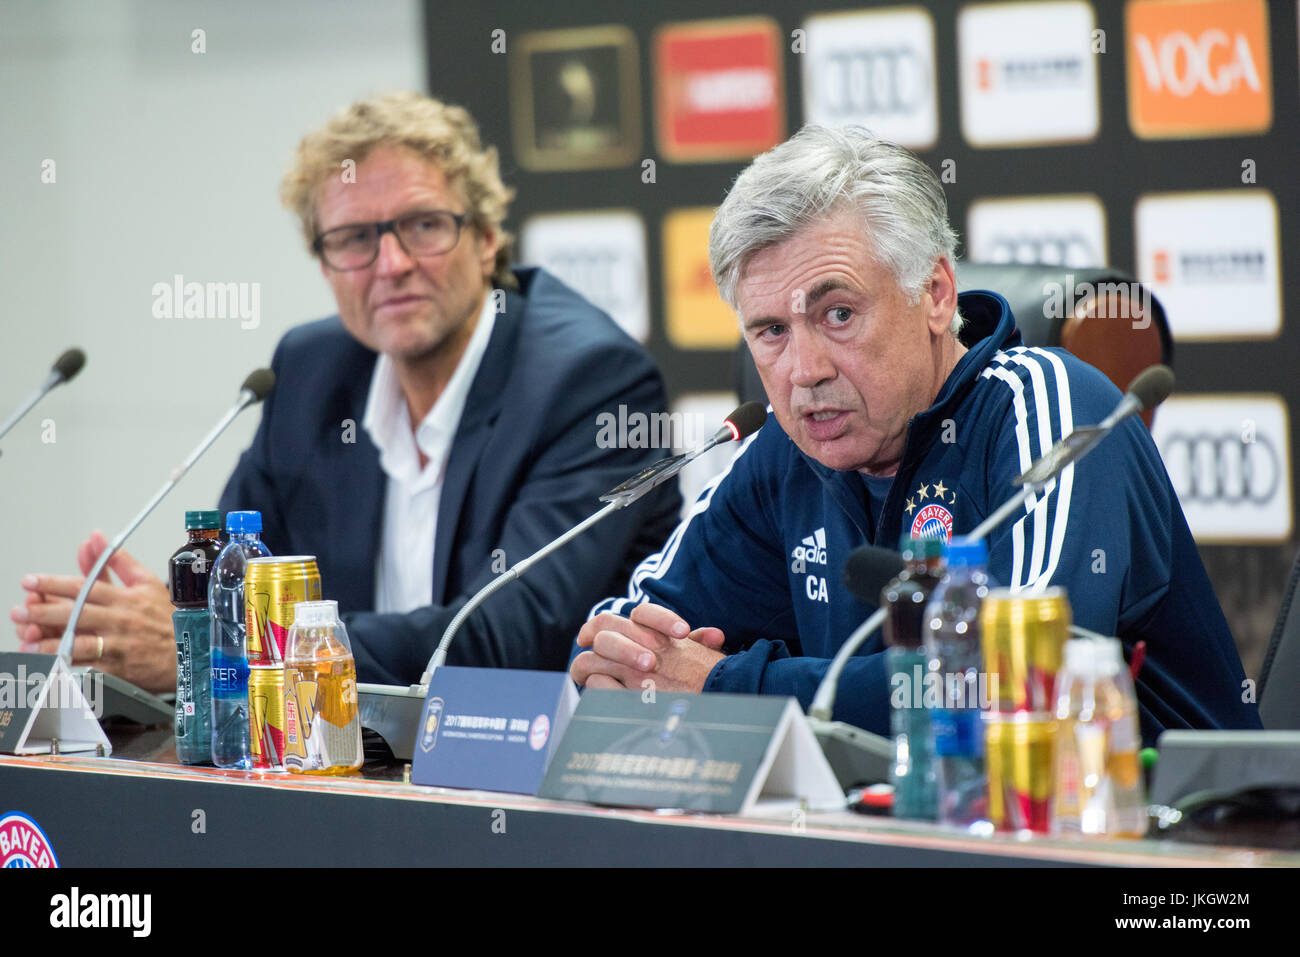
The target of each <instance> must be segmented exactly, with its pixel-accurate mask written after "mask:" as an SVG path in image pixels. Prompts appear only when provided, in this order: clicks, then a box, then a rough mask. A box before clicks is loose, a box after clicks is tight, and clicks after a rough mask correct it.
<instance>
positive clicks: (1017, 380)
mask: <svg viewBox="0 0 1300 957" xmlns="http://www.w3.org/2000/svg"><path fill="white" fill-rule="evenodd" d="M959 305H960V308H961V311H962V315H963V316H965V317H966V319H967V329H966V330H965V331H964V332H963V336H962V338H963V341H965V342H967V343H970V344H971V347H970V349H969V351H968V352H967V353H966V354H965V355H964V356H963V357H962V358H961V360H960V361H959V362H958V364H957V366H956V368H955V369H954V370H953V372H952V374H951V375H950V376H949V377H948V380H947V382H945V383H944V387H943V389H942V390H941V391H940V393H939V396H938V398H937V399H936V400H935V403H934V405H933V406H932V407H931V408H929V409H927V410H926V411H925V412H922V413H921V414H919V415H917V416H916V417H915V418H913V419H912V421H911V423H910V425H909V427H908V432H907V438H906V443H905V446H904V451H903V457H902V461H901V464H900V466H899V470H898V474H897V475H896V476H895V478H894V481H893V483H892V485H891V486H890V488H889V494H888V496H887V498H886V500H885V503H884V507H883V509H881V510H880V516H879V521H877V522H875V523H874V524H873V523H872V522H871V521H870V518H869V512H868V506H867V497H866V488H865V486H864V483H863V481H862V478H861V476H860V475H858V474H857V473H855V472H837V471H834V470H832V469H830V468H827V467H825V466H823V465H821V464H820V463H818V462H816V461H815V460H813V459H811V458H809V457H808V456H806V455H804V454H803V453H802V452H800V451H799V449H798V448H797V447H796V446H795V444H794V443H793V442H792V441H791V440H790V439H789V438H788V437H787V436H786V434H785V432H784V431H783V430H782V428H781V426H780V425H779V424H778V423H777V421H776V417H775V416H769V417H768V420H767V423H766V424H765V425H764V426H763V428H762V429H760V430H759V431H758V433H756V434H755V435H754V436H751V437H750V438H749V439H748V440H747V441H746V443H745V445H744V446H743V447H742V448H741V450H740V451H739V452H738V453H737V455H736V456H735V458H734V459H733V460H732V461H731V464H730V465H729V466H728V468H727V469H726V470H725V471H724V472H723V473H721V474H720V475H719V476H717V477H716V478H715V479H714V481H713V482H712V483H711V484H710V485H709V486H708V487H707V488H706V489H705V490H704V492H703V493H702V494H701V495H700V497H699V498H698V499H697V500H696V502H695V503H694V505H693V506H692V507H691V509H690V511H689V512H688V514H687V516H686V518H685V520H684V521H683V522H682V523H681V524H680V525H679V526H678V527H677V529H676V530H675V531H674V532H673V534H672V536H671V537H670V538H669V539H668V541H667V543H665V545H664V547H663V549H662V550H661V551H659V552H658V553H656V554H653V555H650V556H649V557H648V558H647V559H646V560H645V561H644V562H642V563H641V564H640V565H639V566H638V567H637V569H636V571H635V572H634V573H633V576H632V580H631V583H630V586H629V592H628V597H625V598H617V599H615V598H611V599H606V600H605V601H603V602H601V603H599V604H598V605H596V607H595V608H594V609H593V610H592V614H596V613H598V612H601V611H614V612H616V613H619V614H624V615H626V614H628V613H629V612H630V611H631V609H632V607H633V606H634V605H636V604H638V603H640V602H643V601H651V602H654V603H657V604H660V605H664V606H666V607H668V608H671V609H673V610H674V611H676V612H677V613H678V614H680V615H681V616H682V617H683V618H685V619H686V620H687V621H688V622H689V623H690V625H691V627H692V628H699V627H703V626H705V625H714V626H717V627H719V628H721V629H722V630H723V632H724V633H725V634H726V638H727V643H726V645H725V647H724V649H723V650H724V651H725V652H727V653H728V657H726V658H724V659H723V660H722V661H720V662H719V663H718V664H717V665H716V666H715V667H714V669H713V671H712V672H711V673H710V675H709V677H708V680H707V682H706V684H705V690H706V691H727V692H742V693H764V694H786V695H794V696H795V697H797V698H798V699H799V701H800V702H801V703H802V704H803V705H804V707H805V708H806V707H807V706H808V705H809V704H810V703H811V701H812V696H813V693H814V691H815V690H816V688H817V685H818V682H819V681H820V680H821V678H822V676H823V675H824V674H825V672H826V669H827V667H828V665H829V662H830V658H831V657H832V656H833V655H834V654H835V651H836V650H837V649H838V648H839V647H840V645H841V644H842V643H843V642H844V640H845V639H846V638H847V637H848V636H849V634H850V633H851V632H852V631H853V629H854V628H856V627H857V626H858V625H859V624H861V622H862V621H863V619H864V618H866V616H867V615H869V614H870V613H871V612H872V611H873V610H874V607H873V606H871V605H868V604H863V603H862V602H859V601H857V600H856V599H854V598H853V597H852V596H851V595H850V594H849V593H848V591H847V589H846V588H845V587H844V585H843V582H842V580H841V576H842V570H843V567H844V562H845V560H846V559H847V557H848V555H849V552H850V551H852V550H853V549H854V548H856V547H857V546H859V545H862V544H864V543H880V544H881V545H884V546H887V547H889V548H896V547H897V544H898V540H899V536H900V534H901V533H903V532H909V531H910V532H914V533H919V532H920V530H921V529H922V527H923V526H925V527H926V529H927V530H933V529H935V528H938V527H943V528H944V529H945V530H948V531H950V533H951V534H956V535H960V534H964V533H966V532H969V531H971V530H972V529H973V528H974V527H975V526H976V525H977V524H978V523H979V522H980V520H981V519H983V518H984V517H985V516H987V515H988V514H990V513H991V512H992V511H993V510H994V509H996V508H997V507H998V506H999V505H1001V504H1002V503H1003V502H1004V501H1005V500H1006V499H1007V498H1008V497H1009V496H1010V495H1011V493H1012V492H1013V491H1015V489H1014V488H1013V486H1012V484H1011V479H1012V478H1014V477H1015V476H1017V475H1019V474H1020V473H1021V472H1022V471H1023V470H1024V469H1025V468H1026V467H1027V466H1028V465H1029V463H1030V462H1032V461H1033V460H1035V459H1037V458H1038V457H1039V456H1040V455H1042V454H1043V452H1045V451H1046V450H1047V449H1049V448H1050V447H1051V446H1052V445H1053V444H1054V443H1055V442H1056V441H1057V440H1058V439H1060V438H1061V437H1062V436H1063V435H1065V434H1067V433H1069V432H1070V431H1071V430H1072V429H1073V428H1074V427H1076V426H1082V425H1093V424H1096V423H1097V422H1099V421H1101V419H1103V418H1104V417H1105V416H1106V415H1107V414H1108V413H1109V412H1110V411H1111V410H1112V409H1113V408H1114V407H1115V405H1116V404H1117V403H1118V402H1119V400H1120V392H1119V390H1117V389H1116V388H1115V386H1114V385H1113V384H1112V383H1111V382H1110V381H1109V380H1108V379H1107V378H1106V377H1105V376H1104V375H1103V374H1102V373H1101V372H1098V371H1097V370H1096V369H1094V368H1093V367H1092V366H1089V365H1087V364H1086V363H1084V362H1082V361H1080V360H1079V359H1077V358H1075V357H1074V356H1072V355H1070V354H1069V353H1068V352H1066V351H1065V350H1063V349H1039V348H1033V349H1028V348H1025V347H1023V346H1021V345H1020V334H1019V332H1017V331H1016V329H1015V321H1014V319H1013V317H1012V315H1011V311H1010V309H1009V308H1008V307H1007V304H1006V301H1005V300H1003V299H1002V297H1000V296H997V295H995V294H992V293H987V292H976V293H965V294H963V295H962V296H961V297H960V300H959ZM976 340H978V341H976ZM989 554H990V560H989V566H990V573H991V574H992V576H993V577H994V578H995V579H996V580H997V582H998V583H999V584H1001V585H1009V586H1011V587H1012V588H1014V589H1020V588H1026V587H1028V586H1030V585H1034V584H1044V583H1049V582H1050V583H1051V584H1054V585H1061V586H1064V587H1065V588H1066V589H1067V591H1068V594H1069V599H1070V603H1071V606H1072V609H1073V615H1074V621H1075V623H1076V624H1079V625H1082V626H1083V627H1085V628H1090V629H1092V630H1094V631H1099V632H1101V633H1103V634H1111V635H1118V636H1119V637H1120V638H1121V639H1122V640H1123V643H1124V647H1125V654H1126V656H1127V655H1129V654H1130V653H1131V650H1132V647H1133V645H1134V643H1135V642H1137V641H1138V640H1139V639H1145V641H1146V643H1147V655H1146V661H1145V664H1144V665H1143V666H1142V669H1141V673H1140V674H1139V675H1138V678H1137V682H1136V685H1137V696H1138V703H1139V710H1140V716H1141V726H1142V738H1143V741H1144V742H1146V743H1147V744H1154V742H1155V738H1156V736H1157V735H1158V734H1159V732H1160V731H1161V730H1162V729H1164V728H1188V727H1191V728H1258V727H1260V723H1259V714H1258V710H1257V708H1256V706H1255V704H1254V703H1253V702H1252V701H1250V700H1249V699H1251V698H1253V695H1248V694H1246V692H1245V690H1244V689H1245V674H1244V672H1243V670H1242V665H1241V660H1240V658H1239V656H1238V654H1237V650H1236V646H1235V645H1234V643H1233V640H1232V635H1231V633H1230V632H1229V630H1228V625H1227V622H1226V620H1225V619H1224V617H1223V612H1222V610H1221V609H1220V608H1219V604H1218V601H1217V600H1216V599H1215V597H1214V592H1213V590H1212V589H1211V586H1210V582H1209V580H1208V578H1207V576H1206V574H1205V568H1204V566H1203V565H1202V564H1201V559H1200V555H1199V554H1198V553H1197V550H1196V546H1195V544H1194V543H1193V540H1192V536H1191V533H1190V531H1189V530H1188V527H1187V521H1186V519H1185V518H1184V517H1183V512H1182V508H1181V507H1180V506H1179V503H1178V499H1177V497H1176V495H1175V493H1174V490H1173V487H1172V486H1171V485H1170V482H1169V478H1168V475H1167V473H1166V471H1165V467H1164V463H1163V462H1162V460H1161V458H1160V454H1159V452H1158V451H1157V450H1156V447H1155V443H1154V442H1152V440H1151V436H1150V434H1149V433H1148V432H1147V430H1146V428H1145V426H1144V425H1143V424H1142V423H1141V422H1140V421H1139V420H1138V419H1137V418H1136V417H1130V418H1129V419H1127V420H1126V421H1125V422H1123V423H1122V424H1121V425H1120V426H1119V427H1118V428H1116V429H1115V431H1114V432H1112V433H1111V435H1109V436H1108V437H1107V438H1106V439H1105V440H1104V441H1103V442H1102V443H1101V444H1100V445H1098V446H1097V448H1096V449H1094V450H1093V451H1092V452H1091V453H1090V454H1089V455H1088V456H1087V457H1086V458H1084V459H1083V460H1081V461H1080V462H1077V463H1075V464H1072V465H1070V466H1069V467H1067V468H1066V469H1065V470H1064V471H1063V472H1062V473H1061V475H1060V476H1058V477H1057V479H1056V480H1054V482H1053V483H1052V484H1050V485H1048V486H1047V488H1046V489H1045V490H1044V494H1043V495H1041V496H1039V497H1037V498H1035V499H1031V500H1030V502H1029V503H1027V504H1026V507H1025V511H1024V512H1018V513H1016V516H1013V517H1012V518H1009V519H1007V520H1006V521H1004V522H1003V523H1002V525H1001V526H1000V527H999V528H997V529H996V530H995V531H994V532H993V533H992V536H991V538H990V540H989ZM882 651H883V643H882V639H881V636H880V634H879V633H877V634H876V635H875V636H874V637H873V638H871V639H869V640H868V641H867V643H866V644H865V645H864V647H863V649H862V650H861V651H860V652H859V655H858V656H857V657H855V658H854V659H853V660H852V661H851V662H850V663H849V665H848V667H846V668H845V670H844V673H843V676H842V679H841V682H840V690H839V695H838V698H837V702H836V707H835V715H834V717H835V718H836V720H841V721H847V722H849V723H851V724H854V725H857V726H859V727H862V728H866V729H867V730H869V731H874V732H876V733H878V734H887V733H888V728H889V683H888V681H887V678H886V673H885V664H884V655H883V654H882ZM1243 698H1246V699H1247V701H1243Z"/></svg>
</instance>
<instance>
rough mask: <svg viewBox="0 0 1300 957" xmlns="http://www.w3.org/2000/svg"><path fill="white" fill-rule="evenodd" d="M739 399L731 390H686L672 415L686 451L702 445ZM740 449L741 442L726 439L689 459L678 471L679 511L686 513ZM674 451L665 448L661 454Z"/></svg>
mask: <svg viewBox="0 0 1300 957" xmlns="http://www.w3.org/2000/svg"><path fill="white" fill-rule="evenodd" d="M739 404H740V400H739V399H737V398H736V394H735V393H734V392H687V393H685V394H683V395H681V396H679V397H678V399H677V401H676V402H674V403H673V407H672V414H673V417H674V418H676V419H677V420H678V422H679V423H680V430H681V439H680V440H678V441H680V442H681V447H679V448H678V449H677V451H679V452H685V451H687V450H688V448H689V447H693V446H696V445H701V444H703V443H704V442H707V441H708V440H709V436H711V435H712V434H713V433H714V432H716V431H717V430H718V428H720V427H721V425H722V420H723V419H725V418H726V417H727V416H728V415H730V414H731V413H732V412H734V411H735V409H736V406H737V405H739ZM739 449H740V443H738V442H728V443H726V444H725V445H720V446H718V447H717V448H715V449H710V450H709V451H708V452H705V453H704V454H703V455H701V456H700V457H699V458H698V459H696V460H695V461H694V462H692V463H691V464H690V465H688V466H686V468H684V469H682V470H681V472H680V473H679V474H678V479H677V480H678V483H679V486H678V487H679V488H680V489H681V491H682V514H683V516H685V514H686V511H687V509H689V508H690V506H691V503H693V502H694V501H695V499H696V498H697V497H699V494H700V493H701V492H702V491H704V486H706V485H708V484H709V482H710V481H711V480H712V479H713V477H714V476H715V475H717V474H718V473H719V472H721V471H722V470H723V469H724V468H726V467H727V463H728V462H730V461H731V457H732V456H733V455H735V454H736V452H737V451H739ZM670 454H673V453H671V452H669V451H667V450H665V452H664V455H665V456H667V455H670Z"/></svg>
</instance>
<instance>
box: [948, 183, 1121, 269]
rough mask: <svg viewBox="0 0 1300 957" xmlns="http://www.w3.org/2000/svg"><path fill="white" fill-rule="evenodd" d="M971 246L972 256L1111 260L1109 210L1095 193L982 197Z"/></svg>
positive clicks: (1075, 262) (975, 209) (1059, 262)
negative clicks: (1108, 224) (1109, 256)
mask: <svg viewBox="0 0 1300 957" xmlns="http://www.w3.org/2000/svg"><path fill="white" fill-rule="evenodd" d="M966 248H967V255H968V256H969V258H970V260H971V262H981V263H1043V264H1047V265H1052V266H1067V267H1070V268H1088V267H1094V266H1105V265H1106V260H1107V255H1106V210H1105V208H1104V207H1103V206H1102V204H1101V200H1099V199H1098V198H1097V197H1096V196H1091V195H1079V196H1016V197H1011V198H1007V199H977V200H975V201H974V202H973V203H971V207H970V213H969V215H968V216H967V219H966Z"/></svg>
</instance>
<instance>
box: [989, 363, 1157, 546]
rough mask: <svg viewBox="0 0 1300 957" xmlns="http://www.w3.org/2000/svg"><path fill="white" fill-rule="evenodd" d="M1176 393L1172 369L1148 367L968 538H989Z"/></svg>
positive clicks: (1040, 462) (1045, 458)
mask: <svg viewBox="0 0 1300 957" xmlns="http://www.w3.org/2000/svg"><path fill="white" fill-rule="evenodd" d="M1173 391H1174V373H1173V370H1172V369H1170V368H1169V367H1168V366H1164V365H1154V366H1148V367H1147V368H1145V369H1143V370H1142V371H1141V372H1139V373H1138V374H1137V376H1136V377H1135V378H1134V379H1133V382H1132V383H1131V384H1130V385H1129V387H1128V392H1126V393H1125V394H1124V398H1123V399H1121V400H1120V403H1119V405H1117V406H1115V408H1114V410H1113V411H1112V412H1111V413H1110V415H1108V416H1106V418H1104V419H1102V420H1101V422H1100V423H1098V424H1097V425H1090V426H1084V427H1082V428H1078V429H1075V430H1074V431H1073V432H1071V433H1070V434H1069V435H1067V436H1065V438H1063V439H1061V441H1059V442H1057V443H1056V444H1055V445H1053V446H1052V447H1051V448H1050V449H1048V450H1047V451H1046V452H1045V453H1044V454H1043V455H1042V456H1041V457H1040V458H1038V459H1037V460H1035V461H1034V462H1033V463H1032V464H1030V466H1029V468H1027V469H1025V471H1024V472H1022V473H1021V474H1020V475H1018V476H1017V477H1016V478H1014V479H1012V482H1011V484H1012V485H1016V486H1019V487H1020V491H1019V492H1016V494H1014V495H1012V496H1011V498H1009V499H1007V500H1006V501H1005V502H1004V503H1003V504H1002V505H1001V506H1000V507H999V508H998V509H997V511H995V512H993V513H992V514H991V515H989V517H988V518H986V519H984V521H982V522H980V524H979V525H977V526H976V527H975V529H974V530H973V531H972V532H971V533H970V534H969V535H968V536H966V537H967V538H970V539H972V540H975V539H981V538H987V537H988V534H989V532H991V531H993V529H995V528H997V526H998V525H999V524H1000V523H1001V522H1002V520H1003V519H1005V518H1006V517H1007V516H1008V515H1010V514H1011V513H1013V512H1014V511H1016V509H1018V508H1020V506H1021V505H1023V504H1024V503H1025V501H1026V500H1027V499H1028V498H1029V496H1031V495H1033V494H1034V493H1036V492H1038V491H1039V490H1040V489H1042V487H1043V486H1044V485H1046V484H1047V483H1048V482H1050V481H1051V480H1052V479H1054V478H1056V476H1057V475H1059V474H1060V473H1061V472H1062V471H1063V470H1064V469H1065V467H1066V466H1067V465H1070V464H1071V463H1072V462H1077V461H1078V460H1079V459H1081V458H1083V457H1084V456H1085V455H1087V454H1088V453H1089V452H1091V451H1092V450H1093V448H1095V447H1096V445H1097V443H1098V442H1100V441H1101V440H1102V439H1104V438H1105V437H1106V436H1107V435H1109V434H1110V433H1111V430H1113V429H1114V428H1115V426H1117V425H1119V423H1120V422H1121V421H1123V420H1124V419H1126V418H1128V417H1129V416H1130V415H1132V414H1133V413H1134V412H1142V411H1145V410H1147V409H1153V408H1155V407H1156V406H1157V405H1159V404H1160V403H1161V402H1163V401H1165V399H1167V398H1169V394H1170V393H1171V392H1173Z"/></svg>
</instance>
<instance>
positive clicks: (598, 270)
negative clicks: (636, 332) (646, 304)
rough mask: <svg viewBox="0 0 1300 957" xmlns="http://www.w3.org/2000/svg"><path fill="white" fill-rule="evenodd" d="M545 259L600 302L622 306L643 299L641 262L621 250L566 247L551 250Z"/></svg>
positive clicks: (567, 280)
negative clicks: (638, 292) (637, 291)
mask: <svg viewBox="0 0 1300 957" xmlns="http://www.w3.org/2000/svg"><path fill="white" fill-rule="evenodd" d="M545 258H546V261H547V265H548V267H549V268H550V269H551V270H552V271H553V272H555V274H556V275H558V276H560V277H561V278H562V279H564V280H565V281H566V282H567V283H569V284H570V285H571V286H573V287H574V288H575V289H579V290H581V291H582V292H583V293H585V294H586V295H587V296H588V297H589V298H591V299H594V300H596V301H597V302H600V303H607V304H612V305H615V306H618V307H622V306H626V305H628V303H629V302H632V301H636V300H638V299H640V296H639V295H637V294H636V292H635V290H638V289H640V287H641V280H642V276H641V268H640V264H639V263H638V262H637V261H636V257H634V256H630V255H627V254H626V253H624V252H623V251H622V250H618V249H596V248H594V247H587V246H583V247H565V248H561V249H551V250H549V251H548V252H547V254H546V257H545ZM630 291H631V292H630Z"/></svg>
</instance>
